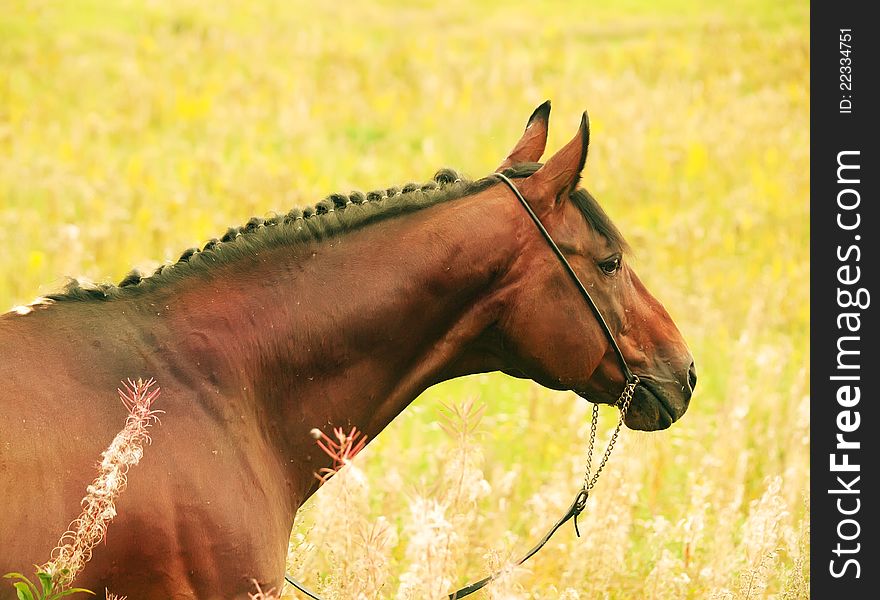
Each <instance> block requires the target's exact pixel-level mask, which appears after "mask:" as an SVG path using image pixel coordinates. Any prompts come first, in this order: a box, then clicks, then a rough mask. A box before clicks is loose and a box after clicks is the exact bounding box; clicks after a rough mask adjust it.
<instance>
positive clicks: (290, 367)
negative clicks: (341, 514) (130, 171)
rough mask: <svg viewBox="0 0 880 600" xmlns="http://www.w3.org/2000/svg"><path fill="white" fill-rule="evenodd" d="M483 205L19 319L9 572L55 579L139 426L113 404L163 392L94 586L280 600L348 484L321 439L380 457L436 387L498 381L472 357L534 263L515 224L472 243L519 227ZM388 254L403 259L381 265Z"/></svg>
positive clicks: (1, 322)
mask: <svg viewBox="0 0 880 600" xmlns="http://www.w3.org/2000/svg"><path fill="white" fill-rule="evenodd" d="M482 200H483V199H482V198H480V197H479V196H474V197H470V198H467V199H464V200H462V202H461V203H456V206H455V208H454V209H453V208H452V205H451V204H443V205H438V206H436V207H432V208H429V209H425V210H423V211H420V212H418V213H416V214H414V215H413V217H412V218H409V219H406V220H393V221H388V222H386V223H382V224H380V225H377V226H375V227H371V228H369V229H364V230H362V231H358V232H353V233H352V234H350V235H347V236H345V237H344V238H339V239H338V240H335V241H327V242H324V243H320V244H317V243H316V244H314V245H307V246H303V247H301V248H299V251H298V252H297V253H296V254H295V255H290V253H289V252H284V251H282V250H276V251H275V252H274V253H273V252H267V253H265V254H264V255H263V256H260V257H253V258H252V259H251V260H250V261H249V262H250V264H248V265H242V264H240V263H239V264H236V266H235V268H229V269H225V270H224V269H219V270H218V271H216V272H215V273H214V274H213V276H212V277H211V278H209V279H207V280H205V281H203V282H201V285H199V286H197V287H192V286H191V285H187V286H180V287H181V289H179V290H176V289H173V287H172V288H171V289H162V290H159V291H157V293H154V294H146V295H143V296H141V297H139V298H137V299H132V300H124V301H117V302H113V303H106V304H97V305H96V304H88V303H71V304H59V305H56V306H52V307H51V308H49V307H45V308H42V309H41V308H38V309H37V310H35V311H34V312H33V313H31V314H28V315H13V314H9V315H5V316H3V317H0V347H3V348H14V349H15V352H14V354H13V353H10V354H9V356H8V357H7V356H6V353H5V352H4V361H3V362H2V364H0V378H2V380H3V381H4V382H5V384H4V386H3V391H2V395H3V399H4V403H3V407H4V415H3V417H4V418H3V419H2V424H0V444H2V445H0V448H2V449H3V454H2V457H0V467H2V469H3V470H2V475H3V476H2V479H0V497H2V498H4V499H8V501H7V505H6V506H5V507H4V509H3V512H4V520H3V523H4V524H3V526H2V527H0V548H3V551H2V552H0V571H2V572H7V571H12V570H21V569H22V568H24V567H26V566H27V565H30V564H40V563H43V562H45V561H46V560H47V558H48V556H49V552H50V551H51V549H52V547H53V546H54V544H55V543H56V541H57V539H58V537H59V535H60V533H61V532H63V531H64V530H65V529H66V527H67V525H68V523H69V522H70V520H72V519H73V518H74V517H75V516H76V515H77V513H78V507H79V499H80V498H81V497H82V496H83V495H84V493H85V485H86V484H87V483H88V482H90V481H91V480H92V479H93V477H94V466H95V463H96V460H97V459H98V457H99V455H100V453H101V451H103V449H104V448H105V447H106V446H107V445H108V444H109V442H110V440H111V439H112V438H113V436H114V435H115V434H116V432H117V431H118V430H119V429H120V428H121V426H122V424H123V422H124V419H125V415H126V412H125V408H124V407H123V406H122V404H121V403H120V402H119V401H118V399H117V398H116V397H115V394H114V393H113V390H114V389H115V387H117V386H118V385H119V382H120V380H121V379H124V378H126V377H129V376H145V377H154V378H155V379H156V380H157V381H158V382H159V383H160V385H161V388H162V395H161V397H160V399H159V401H158V407H159V408H161V409H162V410H164V411H165V412H166V414H165V415H163V416H162V422H161V425H158V426H156V427H154V428H153V430H152V437H153V443H152V446H151V447H149V448H147V449H146V452H145V456H144V458H143V459H142V461H141V463H140V464H139V465H138V466H137V467H135V468H134V469H133V470H132V472H131V474H130V477H129V487H128V489H127V490H126V491H125V492H124V493H123V494H122V496H121V497H120V500H119V502H118V505H117V509H118V513H119V514H118V516H117V517H116V518H115V520H114V521H113V523H112V525H111V527H110V529H109V531H108V536H107V541H106V545H105V546H101V547H98V548H97V549H96V551H95V553H94V558H93V559H92V561H91V562H90V563H89V564H88V566H87V568H86V570H85V572H84V573H83V575H82V577H81V578H79V579H78V580H77V585H81V586H84V587H87V588H89V589H94V590H98V589H103V587H104V586H107V587H110V589H111V590H113V589H118V590H119V591H120V593H122V592H124V593H126V594H131V595H133V596H137V597H142V598H160V597H177V596H179V597H194V596H197V597H199V598H230V597H233V596H242V597H244V595H245V593H246V592H247V591H248V590H253V587H252V585H251V578H253V579H256V580H257V581H259V582H260V583H261V584H262V585H263V586H264V587H272V586H278V585H280V583H281V575H282V574H283V566H284V559H285V556H286V551H287V537H288V535H289V532H290V529H291V526H292V521H293V517H294V515H295V512H296V509H297V508H298V507H299V505H300V504H301V503H302V502H303V501H304V500H305V499H306V498H307V497H308V496H309V495H310V494H311V493H312V492H314V490H315V489H316V488H317V483H318V482H317V479H316V478H315V477H314V475H313V473H314V472H316V471H317V470H318V469H319V468H321V467H324V466H328V464H327V462H326V461H327V457H324V456H323V455H322V454H321V453H320V452H316V451H315V450H316V447H315V446H314V442H313V440H312V439H311V437H310V436H309V431H310V430H311V429H312V428H315V427H320V428H324V429H325V430H327V429H328V428H331V427H334V426H343V427H346V428H347V427H350V426H352V425H356V426H357V427H358V428H359V429H360V430H362V431H364V432H365V433H367V435H369V436H370V438H372V437H374V436H375V435H376V434H377V433H378V432H379V431H381V429H383V428H384V427H385V426H386V425H387V424H388V423H389V422H390V421H391V420H392V419H393V418H394V416H396V415H397V414H398V413H399V412H400V411H401V410H402V409H403V408H404V407H405V406H406V405H407V404H408V403H409V402H410V401H412V400H413V399H414V398H415V397H416V396H417V395H418V394H419V393H420V392H421V391H422V390H423V389H425V388H427V387H428V386H429V385H431V384H433V383H435V382H436V381H439V380H442V379H445V378H448V377H449V376H454V375H458V374H463V372H464V371H465V370H468V371H472V370H474V369H477V370H485V369H487V368H489V367H490V362H491V359H490V358H489V357H486V360H485V362H484V363H483V364H478V362H477V361H474V360H473V357H474V356H475V355H473V354H470V355H469V354H468V350H469V349H470V348H471V344H473V343H474V342H477V341H478V340H479V337H480V334H481V333H482V332H484V331H485V329H486V327H487V326H488V324H489V323H490V322H491V320H492V318H493V316H494V314H495V313H494V312H493V302H492V301H491V299H490V298H487V297H486V296H487V294H490V293H491V285H490V284H491V282H492V281H493V280H494V279H495V277H496V275H497V273H499V272H500V271H502V270H503V269H504V267H505V265H506V263H508V262H510V261H511V260H512V259H513V258H514V257H515V256H516V255H515V253H513V252H511V251H510V250H511V246H512V243H513V242H512V240H513V239H515V238H512V236H509V235H505V233H509V232H504V231H503V230H504V229H509V226H507V227H505V226H504V223H505V220H503V219H500V220H495V221H494V223H495V225H494V227H493V225H492V224H491V223H487V226H486V227H484V228H482V235H481V243H480V244H474V243H472V242H469V241H468V238H471V237H472V235H471V234H470V233H469V232H468V231H467V229H466V228H462V227H461V226H460V219H461V218H462V215H467V214H468V212H474V213H483V214H494V215H495V216H498V215H499V214H500V211H501V210H504V208H503V207H494V208H499V210H493V207H491V206H489V205H487V204H482ZM510 222H513V220H511V221H510ZM493 229H494V230H495V231H494V232H493ZM493 233H494V235H493ZM377 239H396V240H399V243H397V244H395V247H394V248H393V250H390V251H387V252H382V253H377V252H376V248H377V245H378V244H377ZM426 239H429V240H433V241H434V243H433V244H432V248H433V251H432V252H430V253H429V254H428V255H427V256H426V255H425V253H424V252H419V251H418V247H419V245H422V247H423V245H424V243H425V240H426ZM505 239H506V240H507V242H506V243H505V242H504V240H505ZM276 255H277V256H276ZM353 263H354V264H353ZM476 265H479V268H477V267H476ZM243 267H246V268H243ZM242 273H245V275H242ZM281 281H283V282H284V284H283V285H279V282H281ZM462 359H469V360H470V362H469V363H468V365H467V366H466V365H464V364H456V361H459V360H462ZM193 549H197V550H193Z"/></svg>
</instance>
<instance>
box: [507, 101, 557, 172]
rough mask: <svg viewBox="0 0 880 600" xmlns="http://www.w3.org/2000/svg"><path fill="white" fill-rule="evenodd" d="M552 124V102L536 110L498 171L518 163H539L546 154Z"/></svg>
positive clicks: (547, 102)
mask: <svg viewBox="0 0 880 600" xmlns="http://www.w3.org/2000/svg"><path fill="white" fill-rule="evenodd" d="M549 123H550V101H549V100H547V101H546V102H545V103H544V104H542V105H541V106H539V107H538V108H536V109H535V111H534V112H533V113H532V116H531V117H529V122H528V123H526V130H525V132H524V133H523V134H522V137H521V138H520V140H519V141H518V142H517V143H516V146H514V148H513V150H511V151H510V154H508V155H507V158H505V159H504V162H502V163H501V164H500V165H499V166H498V168H497V169H495V170H496V171H503V170H504V169H506V168H507V167H510V166H512V165H515V164H517V163H525V162H538V161H539V160H541V155H542V154H544V148H545V147H546V146H547V128H548V126H549Z"/></svg>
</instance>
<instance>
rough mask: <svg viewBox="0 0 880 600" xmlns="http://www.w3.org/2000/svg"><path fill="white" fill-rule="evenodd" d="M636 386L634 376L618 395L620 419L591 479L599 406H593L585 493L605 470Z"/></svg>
mask: <svg viewBox="0 0 880 600" xmlns="http://www.w3.org/2000/svg"><path fill="white" fill-rule="evenodd" d="M638 384H639V378H638V377H637V376H635V375H634V376H633V379H632V381H630V382H629V383H627V384H626V386H625V387H624V388H623V391H622V392H621V393H620V398H618V400H617V404H615V406H617V408H618V409H620V419H619V420H618V421H617V427H615V428H614V433H612V434H611V439H609V440H608V446H607V447H606V448H605V453H604V454H603V455H602V460H600V461H599V466H598V467H597V468H596V472H595V473H594V474H592V477H591V476H590V474H591V472H592V469H593V448H594V446H595V445H596V430H597V429H598V427H599V405H598V404H593V418H592V419H591V420H590V445H589V446H588V447H587V467H586V469H585V471H584V485H583V490H584V491H585V492H588V493H589V492H590V490H592V489H593V486H595V485H596V482H597V481H598V480H599V475H600V474H601V473H602V469H604V468H605V463H607V462H608V457H609V456H611V451H612V450H613V449H614V445H615V444H616V443H617V436H618V435H620V429H621V428H622V427H623V420H624V418H626V411H627V410H629V405H630V403H631V402H632V398H633V393H635V389H636V386H637V385H638Z"/></svg>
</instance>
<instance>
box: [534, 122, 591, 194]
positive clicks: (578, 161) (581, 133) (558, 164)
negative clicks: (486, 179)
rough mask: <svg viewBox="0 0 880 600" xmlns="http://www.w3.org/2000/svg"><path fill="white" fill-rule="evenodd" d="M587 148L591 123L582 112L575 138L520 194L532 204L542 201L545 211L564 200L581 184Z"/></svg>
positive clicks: (552, 158) (554, 156) (548, 162)
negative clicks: (579, 182)
mask: <svg viewBox="0 0 880 600" xmlns="http://www.w3.org/2000/svg"><path fill="white" fill-rule="evenodd" d="M589 145H590V120H589V117H587V113H586V111H584V115H583V117H581V126H580V127H579V128H578V132H577V134H576V135H575V136H574V138H573V139H572V140H571V141H570V142H568V143H567V144H566V145H565V146H563V147H562V149H561V150H559V152H557V153H556V154H554V155H553V156H552V157H550V159H549V160H548V161H547V162H546V163H544V165H543V166H542V167H541V168H540V169H538V170H537V171H535V173H534V174H533V175H532V176H530V177H529V178H527V179H526V180H525V181H523V182H522V184H521V185H520V190H521V191H522V193H523V194H524V195H525V196H526V197H528V198H529V199H530V200H532V201H533V202H536V203H540V202H541V201H542V200H543V201H545V202H546V203H547V206H546V208H552V207H553V206H555V205H556V204H557V201H558V200H559V199H561V198H567V197H568V195H569V194H570V193H571V192H572V191H574V189H575V188H576V187H577V184H578V181H580V178H581V171H583V170H584V164H585V163H586V162H587V149H588V148H589Z"/></svg>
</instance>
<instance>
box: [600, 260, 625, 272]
mask: <svg viewBox="0 0 880 600" xmlns="http://www.w3.org/2000/svg"><path fill="white" fill-rule="evenodd" d="M599 268H600V269H602V272H603V273H605V274H606V275H614V274H615V273H617V271H618V270H620V257H619V256H615V257H614V258H611V259H608V260H605V261H602V262H600V263H599Z"/></svg>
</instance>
